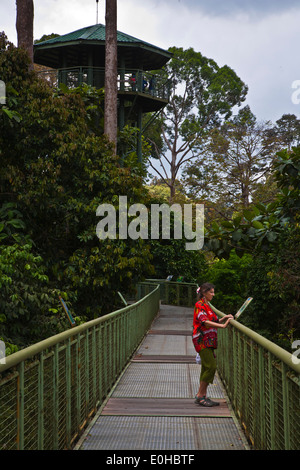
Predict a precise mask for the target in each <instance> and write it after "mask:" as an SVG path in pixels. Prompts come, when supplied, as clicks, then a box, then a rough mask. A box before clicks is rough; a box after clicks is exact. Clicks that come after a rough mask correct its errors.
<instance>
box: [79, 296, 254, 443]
mask: <svg viewBox="0 0 300 470" xmlns="http://www.w3.org/2000/svg"><path fill="white" fill-rule="evenodd" d="M192 321H193V309H188V308H184V307H172V306H164V305H162V306H161V308H160V312H159V315H158V316H157V318H156V319H155V321H154V322H153V324H152V326H151V329H150V331H149V332H148V335H147V336H146V337H145V338H144V341H143V342H142V344H141V345H140V347H139V348H138V350H137V351H136V354H135V355H134V357H133V358H132V360H131V362H130V364H129V365H128V367H127V368H126V369H125V371H124V372H123V374H122V375H121V377H120V379H119V380H118V382H117V384H116V386H115V387H114V389H113V391H112V392H111V394H110V396H109V398H108V400H107V401H106V403H105V405H104V406H103V407H102V408H101V409H100V410H99V412H98V414H97V415H96V417H95V418H94V420H93V421H92V423H91V424H90V426H89V427H88V428H87V430H86V432H85V434H84V436H83V437H82V438H81V440H80V441H79V443H78V444H77V447H76V448H77V449H80V450H116V451H117V450H185V451H187V450H210V449H211V450H245V449H247V448H248V447H247V443H246V440H245V438H244V436H243V434H242V431H241V430H240V428H239V426H238V424H237V420H236V419H235V417H234V415H233V413H232V411H231V407H230V404H229V402H228V399H227V397H226V394H225V391H224V389H223V386H222V384H221V381H220V380H219V378H218V376H217V375H216V377H215V380H214V383H213V384H211V385H210V386H209V388H208V395H209V396H210V397H211V398H213V399H216V400H218V401H219V402H220V405H219V406H216V407H212V408H205V407H201V406H199V405H196V404H195V403H194V396H195V394H196V392H197V391H198V386H199V376H200V370H201V365H198V364H196V363H195V351H194V348H193V344H192V341H191V330H192Z"/></svg>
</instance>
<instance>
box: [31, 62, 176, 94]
mask: <svg viewBox="0 0 300 470" xmlns="http://www.w3.org/2000/svg"><path fill="white" fill-rule="evenodd" d="M37 73H38V75H39V76H40V77H41V78H44V79H45V80H46V81H47V82H48V83H49V84H50V85H51V86H53V87H59V85H60V83H63V84H64V85H66V86H67V87H68V88H76V87H78V86H80V85H82V84H84V83H86V84H88V85H91V86H94V87H96V88H103V87H104V78H105V68H104V67H90V66H77V67H66V68H61V69H57V70H56V69H49V70H46V69H45V70H39V71H38V72H37ZM117 87H118V91H119V92H124V93H142V94H143V95H146V96H148V97H152V98H155V99H160V100H165V101H168V99H169V97H170V93H171V80H169V79H167V80H162V79H161V78H160V77H159V76H158V75H157V74H154V73H152V72H145V71H143V70H139V69H130V70H126V71H125V70H122V69H119V70H118V77H117Z"/></svg>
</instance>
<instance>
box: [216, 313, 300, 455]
mask: <svg viewBox="0 0 300 470" xmlns="http://www.w3.org/2000/svg"><path fill="white" fill-rule="evenodd" d="M212 308H213V309H214V310H215V312H216V313H217V314H218V315H220V316H222V315H224V314H223V313H222V312H220V311H219V310H217V309H216V308H214V307H213V306H212ZM217 363H218V372H219V375H220V376H221V379H222V381H223V383H224V385H225V388H226V391H227V394H228V396H229V398H230V401H231V405H232V407H233V409H234V412H235V414H236V416H237V417H238V419H239V421H240V423H241V424H242V426H243V428H244V431H245V434H246V435H247V437H248V438H249V440H250V441H251V442H252V444H253V447H254V448H255V449H258V450H297V449H299V447H300V420H299V417H300V393H299V392H300V390H299V387H300V380H299V373H300V364H299V360H297V359H296V358H295V356H293V355H292V354H291V353H289V352H288V351H286V350H284V349H282V348H280V347H279V346H277V345H276V344H274V343H272V342H271V341H269V340H267V339H266V338H264V337H263V336H261V335H259V334H257V333H255V332H254V331H252V330H251V329H249V328H247V327H245V326H244V325H242V324H241V323H239V322H238V321H235V320H232V321H231V322H230V326H229V328H226V329H225V330H219V333H218V349H217Z"/></svg>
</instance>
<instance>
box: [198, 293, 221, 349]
mask: <svg viewBox="0 0 300 470" xmlns="http://www.w3.org/2000/svg"><path fill="white" fill-rule="evenodd" d="M206 321H213V322H215V323H219V320H218V317H217V315H216V314H215V313H214V312H213V311H212V309H211V308H210V306H209V305H208V304H207V303H205V302H204V301H203V300H199V302H197V303H196V305H195V309H194V321H193V343H194V346H195V349H196V351H197V352H199V351H201V350H202V349H205V348H213V349H216V348H217V329H216V328H213V327H211V326H205V324H204V322H206Z"/></svg>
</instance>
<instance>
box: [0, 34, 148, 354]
mask: <svg viewBox="0 0 300 470" xmlns="http://www.w3.org/2000/svg"><path fill="white" fill-rule="evenodd" d="M0 46H1V54H0V76H1V79H3V80H4V81H5V83H7V84H9V87H8V90H11V93H13V97H14V100H11V101H10V103H11V109H12V111H14V112H17V113H18V114H19V115H20V116H21V119H20V120H19V121H16V120H12V119H10V120H4V119H2V120H1V119H0V166H1V168H2V169H3V168H5V172H4V171H1V177H0V197H1V200H2V201H3V202H4V203H5V205H4V206H3V208H2V219H1V220H0V224H1V225H0V236H1V238H2V242H3V246H2V248H1V277H0V278H1V282H2V284H3V286H4V287H3V289H2V292H1V295H2V297H1V302H2V304H1V311H0V314H1V315H4V317H2V319H3V323H2V328H1V331H3V334H2V333H1V335H2V336H3V337H5V339H6V341H8V342H11V343H14V344H17V345H19V346H21V347H23V346H24V345H25V344H28V342H35V341H37V340H39V339H41V338H43V337H45V336H48V335H49V334H54V333H55V332H57V331H59V330H60V329H61V327H64V328H66V325H67V326H68V323H66V322H67V320H66V318H65V315H64V313H63V310H62V308H61V306H60V304H59V299H58V295H59V294H61V293H63V295H62V297H63V298H64V300H66V301H67V302H68V306H69V307H70V308H71V310H72V313H73V316H74V317H79V318H80V321H81V320H82V319H83V318H86V319H89V318H94V317H95V316H98V315H102V314H104V313H107V312H109V311H112V310H113V309H114V308H115V307H116V306H118V307H119V306H120V299H119V298H117V297H116V294H117V292H118V291H120V292H122V293H124V294H126V292H129V291H130V290H131V289H132V286H133V285H134V284H135V282H136V280H137V279H140V278H142V277H143V276H146V275H150V274H151V273H152V267H151V264H150V261H149V259H150V253H149V247H148V246H147V245H146V243H144V242H143V241H142V240H141V241H137V242H135V241H132V242H131V241H130V240H129V241H128V242H127V241H126V243H125V242H124V241H123V240H118V239H117V240H110V241H108V240H99V239H98V238H97V236H96V225H97V223H98V219H97V217H96V210H97V207H98V206H99V205H100V204H103V203H111V204H113V205H115V206H117V205H118V196H119V195H127V197H128V204H129V205H131V204H133V203H134V202H140V203H143V202H146V200H147V201H148V194H147V192H146V190H145V189H144V188H143V174H141V172H140V171H138V168H137V166H136V170H134V171H132V168H130V167H129V166H128V167H126V166H125V167H123V168H121V167H120V164H119V158H118V157H117V156H115V155H114V154H113V151H112V148H111V145H110V144H109V143H108V142H107V140H106V139H105V138H104V136H103V134H102V131H103V128H102V121H101V103H102V101H101V100H102V97H103V92H101V91H97V90H95V89H92V88H91V87H82V88H80V89H76V90H72V91H69V90H56V91H55V90H52V89H51V88H50V87H49V85H48V84H47V83H46V82H45V81H43V80H41V79H39V78H38V77H37V76H36V75H35V74H34V73H31V72H28V66H27V65H28V64H27V60H26V55H25V54H23V52H22V50H19V49H17V48H15V47H14V46H13V45H11V44H9V43H7V41H6V39H5V38H4V37H3V36H1V40H0ZM12 90H14V91H12ZM8 99H9V100H10V92H9V96H8ZM18 230H19V231H18ZM4 319H5V322H4Z"/></svg>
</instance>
